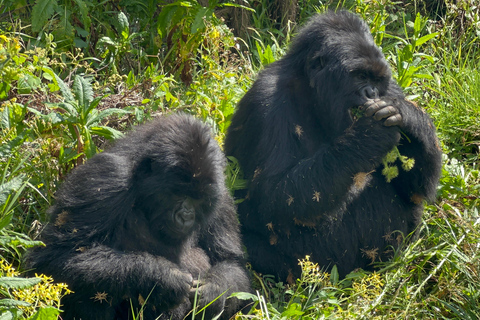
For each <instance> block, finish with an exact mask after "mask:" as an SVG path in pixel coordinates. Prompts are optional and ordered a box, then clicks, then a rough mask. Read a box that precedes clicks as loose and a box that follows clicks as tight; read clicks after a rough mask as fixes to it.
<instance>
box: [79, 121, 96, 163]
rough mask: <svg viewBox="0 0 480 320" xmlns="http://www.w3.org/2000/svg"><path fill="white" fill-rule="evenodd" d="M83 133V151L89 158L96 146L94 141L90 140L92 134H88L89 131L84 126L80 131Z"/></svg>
mask: <svg viewBox="0 0 480 320" xmlns="http://www.w3.org/2000/svg"><path fill="white" fill-rule="evenodd" d="M82 135H83V153H85V155H86V156H87V159H90V158H91V157H93V156H94V155H95V154H96V153H97V147H96V146H95V143H93V140H92V135H91V134H90V131H89V130H88V129H87V128H85V130H84V131H83V132H82Z"/></svg>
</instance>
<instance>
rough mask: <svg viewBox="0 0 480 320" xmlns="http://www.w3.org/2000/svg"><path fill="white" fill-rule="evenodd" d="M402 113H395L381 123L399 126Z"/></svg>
mask: <svg viewBox="0 0 480 320" xmlns="http://www.w3.org/2000/svg"><path fill="white" fill-rule="evenodd" d="M402 121H403V119H402V115H401V114H400V113H397V114H395V115H393V116H391V117H389V118H387V119H386V120H385V122H384V123H383V125H384V126H386V127H392V126H400V125H401V124H402Z"/></svg>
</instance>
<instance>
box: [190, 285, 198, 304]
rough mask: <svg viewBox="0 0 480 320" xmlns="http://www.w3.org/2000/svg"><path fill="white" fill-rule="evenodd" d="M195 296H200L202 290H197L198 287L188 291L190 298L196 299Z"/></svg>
mask: <svg viewBox="0 0 480 320" xmlns="http://www.w3.org/2000/svg"><path fill="white" fill-rule="evenodd" d="M195 297H200V290H197V288H196V287H195V288H191V289H190V291H189V292H188V299H190V300H192V301H193V299H195Z"/></svg>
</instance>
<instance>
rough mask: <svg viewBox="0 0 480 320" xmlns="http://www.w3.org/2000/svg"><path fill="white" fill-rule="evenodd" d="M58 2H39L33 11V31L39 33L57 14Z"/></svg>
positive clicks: (54, 0) (38, 0) (49, 0)
mask: <svg viewBox="0 0 480 320" xmlns="http://www.w3.org/2000/svg"><path fill="white" fill-rule="evenodd" d="M56 7H57V0H37V1H36V3H35V5H34V6H33V9H32V31H33V32H39V31H40V30H42V28H43V26H44V25H45V24H46V23H47V21H48V19H50V17H51V16H52V15H53V13H54V12H55V8H56Z"/></svg>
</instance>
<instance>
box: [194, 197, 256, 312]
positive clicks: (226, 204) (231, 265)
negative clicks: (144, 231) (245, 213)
mask: <svg viewBox="0 0 480 320" xmlns="http://www.w3.org/2000/svg"><path fill="white" fill-rule="evenodd" d="M219 202H220V203H221V204H222V205H221V206H220V207H219V208H218V210H217V212H216V213H215V214H216V215H217V217H215V219H211V223H210V224H209V225H208V226H205V228H204V230H203V234H202V235H201V237H200V243H199V244H200V246H201V247H202V249H203V250H204V251H205V253H206V254H207V255H208V256H209V259H210V262H211V265H212V266H211V268H210V270H208V272H207V274H206V276H205V279H200V281H199V282H198V283H195V284H198V285H199V287H198V291H197V292H198V295H199V298H200V306H201V307H203V306H205V305H206V304H208V303H210V302H211V301H213V300H215V299H217V300H216V301H215V302H214V303H213V304H212V305H210V306H209V307H208V308H207V309H206V318H208V319H210V318H213V315H216V314H218V313H219V312H220V311H221V310H222V309H224V308H225V314H227V315H228V314H231V313H232V311H235V310H238V309H239V307H240V306H241V304H242V301H240V300H238V299H236V298H231V299H228V300H226V299H227V298H228V297H229V296H230V294H231V293H233V292H250V290H251V289H250V280H249V278H248V276H247V274H246V272H245V268H244V267H243V264H244V260H243V251H242V248H241V246H240V243H241V242H240V239H239V232H238V220H237V216H236V211H235V208H234V205H233V201H232V199H231V198H230V197H229V196H228V194H227V191H226V190H225V193H224V198H223V199H221V200H220V201H219ZM195 287H196V286H195V285H194V288H195ZM192 293H193V294H194V292H192Z"/></svg>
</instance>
